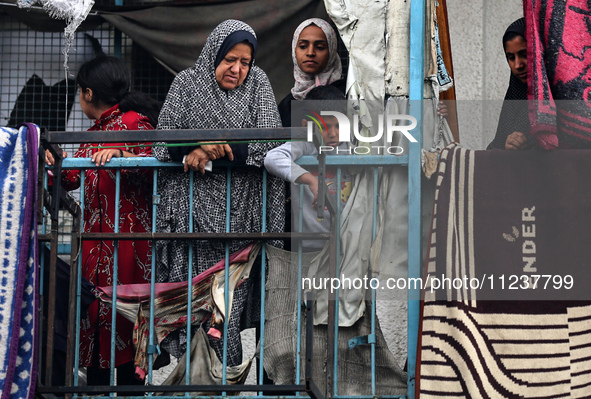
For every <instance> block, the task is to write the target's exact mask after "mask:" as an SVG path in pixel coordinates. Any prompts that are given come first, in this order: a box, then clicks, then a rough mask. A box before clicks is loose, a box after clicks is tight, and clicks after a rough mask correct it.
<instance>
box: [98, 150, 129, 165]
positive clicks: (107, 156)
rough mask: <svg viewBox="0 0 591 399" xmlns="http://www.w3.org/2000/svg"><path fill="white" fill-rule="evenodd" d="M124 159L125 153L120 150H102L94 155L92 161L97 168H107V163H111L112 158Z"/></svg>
mask: <svg viewBox="0 0 591 399" xmlns="http://www.w3.org/2000/svg"><path fill="white" fill-rule="evenodd" d="M117 157H123V151H121V150H120V149H119V148H109V149H105V150H100V151H97V152H95V153H94V154H92V158H91V161H92V162H93V163H94V164H95V165H96V166H105V163H107V162H109V161H110V160H111V158H117Z"/></svg>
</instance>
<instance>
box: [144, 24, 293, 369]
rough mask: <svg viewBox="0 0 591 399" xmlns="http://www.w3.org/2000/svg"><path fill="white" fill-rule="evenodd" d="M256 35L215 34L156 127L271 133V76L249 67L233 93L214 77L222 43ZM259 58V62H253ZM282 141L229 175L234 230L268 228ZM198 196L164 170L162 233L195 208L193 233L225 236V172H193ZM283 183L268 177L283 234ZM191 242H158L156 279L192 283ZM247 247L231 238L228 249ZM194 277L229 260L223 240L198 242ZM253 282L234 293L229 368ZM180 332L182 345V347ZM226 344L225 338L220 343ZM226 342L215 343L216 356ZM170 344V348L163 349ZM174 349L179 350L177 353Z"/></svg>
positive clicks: (229, 27)
mask: <svg viewBox="0 0 591 399" xmlns="http://www.w3.org/2000/svg"><path fill="white" fill-rule="evenodd" d="M238 30H244V31H248V32H250V33H252V34H253V35H254V31H253V30H252V28H251V27H250V26H248V25H247V24H245V23H243V22H241V21H236V20H227V21H224V22H222V23H221V24H220V25H218V26H217V27H216V28H215V29H214V30H213V31H212V33H211V34H210V35H209V37H208V39H207V41H206V43H205V46H204V48H203V50H202V52H201V55H200V56H199V58H198V59H197V62H196V63H195V66H193V67H192V68H189V69H186V70H184V71H182V72H180V73H179V74H178V75H177V76H176V78H175V79H174V81H173V83H172V86H171V88H170V90H169V92H168V95H167V98H166V101H165V103H164V106H163V108H162V111H161V113H160V117H159V120H158V129H211V128H217V129H226V128H271V127H280V126H281V122H280V118H279V113H278V111H277V106H276V103H275V97H274V95H273V91H272V88H271V85H270V83H269V80H268V78H267V75H266V74H265V73H264V72H263V71H262V70H261V69H260V68H258V67H256V66H254V65H251V68H250V71H249V74H248V76H247V77H246V79H245V80H244V82H243V83H242V84H241V85H240V86H238V87H236V88H235V89H233V90H229V91H225V90H222V89H221V88H220V87H219V86H218V84H217V81H216V79H215V67H214V61H215V58H216V55H217V52H218V50H219V48H220V46H221V45H222V43H223V41H224V39H225V38H226V37H227V36H228V35H229V34H231V33H232V32H235V31H238ZM253 58H254V57H253ZM276 145H277V144H276V143H249V144H248V154H247V156H246V161H245V162H246V165H248V166H250V167H249V168H247V169H244V168H241V169H240V170H239V169H233V170H232V177H231V193H230V198H231V210H230V214H231V216H230V231H231V232H240V233H247V232H260V231H261V228H262V216H263V215H262V204H263V195H262V193H263V161H264V158H265V154H266V153H267V151H269V150H270V149H271V148H273V147H275V146H276ZM153 152H154V156H155V157H156V158H158V159H159V160H161V161H170V160H171V152H172V151H171V152H169V151H168V148H166V147H154V149H153ZM194 176H195V179H194V194H193V198H192V200H191V199H190V198H189V173H185V172H184V171H183V170H182V169H180V170H178V171H176V170H163V171H160V172H159V175H158V194H159V195H160V196H161V198H160V205H159V206H158V212H157V223H156V225H157V230H158V231H159V232H188V231H189V206H192V207H193V216H194V221H193V231H195V232H209V233H222V232H225V231H226V170H225V168H222V169H219V170H216V169H215V162H214V170H213V172H206V173H205V175H201V174H199V173H194ZM283 187H284V186H283V182H282V181H281V180H280V179H278V178H275V177H272V176H268V179H267V190H268V191H267V215H266V217H267V222H266V226H267V231H269V232H281V231H283V228H284V219H285V217H284V208H283V207H284V202H285V199H284V190H283ZM190 244H191V242H190V241H187V240H178V241H161V242H158V243H157V244H156V253H157V267H156V273H157V277H156V278H157V281H158V282H166V281H169V282H174V281H186V280H187V278H188V276H187V274H188V248H189V245H190ZM245 245H246V242H245V241H233V242H231V245H230V252H233V251H236V250H238V249H239V248H241V247H243V246H245ZM193 253H194V257H193V273H194V275H195V274H197V273H201V272H203V271H204V270H206V269H208V268H209V267H211V266H212V265H214V264H215V263H217V262H218V261H220V260H221V259H223V258H224V256H225V243H224V242H221V241H194V242H193ZM251 284H252V282H250V281H247V282H246V284H242V285H241V286H240V287H239V288H237V290H236V291H235V293H234V302H233V305H232V315H231V317H230V321H229V323H230V334H229V339H228V345H229V351H228V354H229V357H228V365H235V364H239V363H240V362H241V359H242V350H241V345H240V337H239V324H240V323H239V322H240V315H241V313H242V309H243V307H244V303H245V302H246V299H247V292H248V291H249V288H250V286H251ZM183 340H184V339H183V337H182V334H181V346H183V345H182V344H183V342H182V341H183ZM220 341H221V340H220ZM220 341H216V342H212V346H213V347H214V348H215V349H216V351H217V353H218V356H219V355H220V354H221V344H220ZM165 347H166V346H165ZM168 349H169V350H170V351H171V352H172V353H173V354H174V355H175V356H176V355H178V354H179V353H180V352H179V351H178V350H177V349H178V348H175V347H174V345H168ZM175 352H176V353H175Z"/></svg>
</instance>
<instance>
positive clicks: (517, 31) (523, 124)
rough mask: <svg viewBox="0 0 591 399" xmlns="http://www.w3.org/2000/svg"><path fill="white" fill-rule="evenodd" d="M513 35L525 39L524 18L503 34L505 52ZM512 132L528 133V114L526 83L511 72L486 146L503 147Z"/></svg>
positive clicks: (510, 26)
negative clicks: (497, 116)
mask: <svg viewBox="0 0 591 399" xmlns="http://www.w3.org/2000/svg"><path fill="white" fill-rule="evenodd" d="M515 35H520V36H522V37H523V38H524V39H525V18H519V19H518V20H517V21H515V22H513V23H512V24H511V25H509V27H508V28H507V30H506V31H505V34H504V35H503V52H505V43H507V41H508V40H511V39H512V38H513V37H515ZM513 132H522V133H524V134H526V135H527V134H528V133H529V115H528V108H527V83H523V82H522V81H521V80H519V79H517V77H516V76H515V75H513V73H511V78H510V79H509V87H508V88H507V93H506V94H505V100H504V102H503V108H501V115H500V116H499V124H498V126H497V133H496V134H495V138H494V139H493V141H492V142H491V143H490V144H489V145H488V147H486V149H487V150H490V149H492V148H499V149H502V150H504V149H505V142H506V141H507V137H508V136H509V135H510V134H511V133H513Z"/></svg>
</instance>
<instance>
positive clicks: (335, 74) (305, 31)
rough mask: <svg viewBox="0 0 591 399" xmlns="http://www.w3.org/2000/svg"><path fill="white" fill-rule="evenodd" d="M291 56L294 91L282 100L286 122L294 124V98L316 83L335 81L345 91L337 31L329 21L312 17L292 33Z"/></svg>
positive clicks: (282, 120)
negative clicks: (292, 104) (292, 108)
mask: <svg viewBox="0 0 591 399" xmlns="http://www.w3.org/2000/svg"><path fill="white" fill-rule="evenodd" d="M291 58H292V60H293V77H294V80H295V83H294V86H293V88H292V89H291V92H290V93H289V94H288V95H287V96H286V97H285V98H284V99H283V100H281V102H280V103H279V114H280V115H281V122H282V124H283V126H285V127H288V126H291V102H292V101H293V100H303V99H304V98H305V97H306V94H308V92H309V91H310V90H312V89H313V88H314V87H317V86H326V85H333V86H336V87H337V88H339V89H340V90H341V91H342V92H343V93H344V92H345V80H344V79H342V73H343V71H342V66H341V59H340V58H339V54H338V52H337V35H336V33H335V31H334V29H333V28H332V27H331V26H330V24H329V23H328V22H326V21H325V20H323V19H319V18H310V19H307V20H305V21H304V22H302V23H301V24H300V25H299V26H298V27H297V29H296V30H295V32H294V34H293V40H292V48H291Z"/></svg>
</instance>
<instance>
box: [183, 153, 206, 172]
mask: <svg viewBox="0 0 591 399" xmlns="http://www.w3.org/2000/svg"><path fill="white" fill-rule="evenodd" d="M208 161H210V158H209V156H208V155H207V153H206V152H205V151H204V150H203V148H202V147H198V148H195V149H194V150H193V151H191V152H190V153H189V155H187V157H186V158H185V165H184V169H185V172H188V171H189V169H191V170H193V171H196V172H199V173H201V174H202V175H203V174H205V164H206V163H207V162H208Z"/></svg>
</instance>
